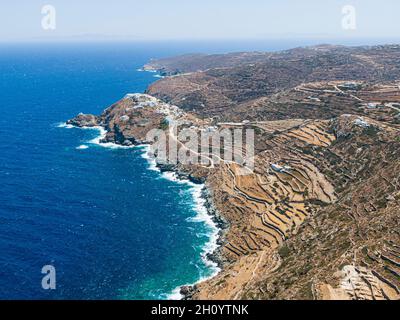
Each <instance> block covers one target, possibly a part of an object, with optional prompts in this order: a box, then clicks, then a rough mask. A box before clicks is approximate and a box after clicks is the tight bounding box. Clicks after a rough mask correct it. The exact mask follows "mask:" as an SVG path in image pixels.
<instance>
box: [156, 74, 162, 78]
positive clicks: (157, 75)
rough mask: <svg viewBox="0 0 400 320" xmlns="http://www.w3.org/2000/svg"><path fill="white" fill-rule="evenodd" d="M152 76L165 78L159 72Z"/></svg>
mask: <svg viewBox="0 0 400 320" xmlns="http://www.w3.org/2000/svg"><path fill="white" fill-rule="evenodd" d="M153 77H154V78H165V77H164V76H162V75H161V74H155V75H154V76H153Z"/></svg>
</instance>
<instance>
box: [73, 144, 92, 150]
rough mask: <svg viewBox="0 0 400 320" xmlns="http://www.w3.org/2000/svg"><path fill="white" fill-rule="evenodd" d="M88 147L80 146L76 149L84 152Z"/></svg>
mask: <svg viewBox="0 0 400 320" xmlns="http://www.w3.org/2000/svg"><path fill="white" fill-rule="evenodd" d="M88 148H89V147H88V146H87V145H85V144H82V145H80V146H79V147H76V149H77V150H85V149H88Z"/></svg>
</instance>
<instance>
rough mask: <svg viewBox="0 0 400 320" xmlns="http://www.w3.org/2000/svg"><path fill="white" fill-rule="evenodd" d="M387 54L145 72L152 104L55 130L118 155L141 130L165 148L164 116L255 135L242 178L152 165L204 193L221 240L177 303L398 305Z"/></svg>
mask: <svg viewBox="0 0 400 320" xmlns="http://www.w3.org/2000/svg"><path fill="white" fill-rule="evenodd" d="M224 57H225V59H224ZM399 57H400V47H398V46H383V47H370V48H365V47H362V48H346V47H333V46H318V47H313V48H299V49H294V50H289V51H285V52H280V53H275V54H247V55H246V54H244V53H240V54H230V55H226V56H224V55H217V57H213V56H212V55H211V56H210V55H192V56H184V57H183V58H182V57H181V58H179V57H178V58H174V59H172V60H168V59H167V60H166V61H163V60H160V61H153V62H151V63H150V64H149V65H148V66H147V67H146V68H147V69H152V70H161V71H163V72H164V74H165V75H170V76H168V77H166V78H164V79H162V80H160V81H158V82H156V83H155V84H153V85H152V86H150V87H149V89H148V90H147V92H148V93H149V94H152V95H155V96H156V97H157V98H156V97H153V96H152V95H147V94H135V95H127V96H126V97H125V98H124V99H122V100H121V101H119V102H118V103H116V104H115V105H113V106H111V107H110V108H108V109H106V110H105V111H104V113H103V114H101V115H100V116H94V115H82V114H81V115H78V116H77V117H76V118H74V119H71V120H70V121H68V123H69V124H72V125H76V126H81V127H83V126H102V127H104V128H105V129H106V131H107V134H106V136H105V138H104V141H103V142H114V143H117V144H121V145H127V146H129V145H135V144H143V143H148V142H149V141H147V139H146V135H147V133H148V132H149V131H150V130H151V129H154V128H158V129H161V130H164V131H165V132H166V134H167V136H168V139H176V137H175V136H174V135H173V134H172V131H171V130H170V129H169V125H168V124H169V123H168V121H166V120H171V118H172V119H173V120H174V121H176V122H177V123H179V125H177V127H176V129H177V131H178V132H179V131H180V130H183V129H185V128H189V127H190V128H191V129H192V130H195V131H199V132H200V131H204V130H208V129H209V128H216V130H224V129H233V128H235V129H242V130H246V129H253V130H254V132H255V146H254V147H255V159H254V160H255V168H254V170H253V171H252V172H251V173H249V174H246V175H243V174H241V173H240V171H241V170H240V169H241V168H240V165H239V164H236V163H232V162H228V161H221V162H219V163H218V164H213V165H199V164H194V165H188V164H183V163H177V164H176V165H165V164H164V165H161V167H162V168H164V169H165V170H174V171H177V172H179V173H180V174H182V175H184V176H185V177H190V178H191V179H194V181H198V182H205V184H206V187H207V189H208V190H209V191H208V198H209V199H210V202H209V205H208V206H209V209H210V212H213V213H214V216H215V217H217V218H216V219H218V220H219V223H220V225H221V226H222V227H223V229H224V232H222V233H221V238H220V240H219V244H220V248H219V249H218V252H217V253H215V254H214V255H211V256H210V258H211V259H214V260H216V261H218V263H219V264H220V266H221V267H222V271H221V272H220V273H219V274H218V275H217V276H215V277H214V278H212V279H209V280H207V281H205V282H202V283H199V284H197V285H195V286H194V287H184V288H182V293H183V294H184V295H185V297H186V298H188V299H399V298H400V290H399V288H400V269H399V262H400V256H399V248H400V232H399V225H400V220H399V219H400V212H399V207H400V181H399V174H398V172H399V170H400V162H399V161H398V159H399V158H400V154H399V152H400V127H399V123H400V122H399V119H400V117H399V114H400V109H399V107H398V104H399V102H400V90H399V82H397V81H396V79H397V78H400V69H398V64H397V63H396V61H398V58H399ZM190 61H193V64H191V63H190ZM193 68H194V69H193ZM201 68H204V69H203V70H200V71H199V70H198V69H201ZM294 70H295V73H293V72H294ZM188 72H189V73H190V74H187V73H188ZM180 73H185V74H180ZM171 75H173V76H171ZM289 78H290V79H289ZM179 147H182V145H179ZM189 151H190V152H192V153H196V154H197V156H198V157H201V156H202V155H201V154H199V153H198V152H199V150H189ZM218 217H220V218H218ZM228 226H229V227H228Z"/></svg>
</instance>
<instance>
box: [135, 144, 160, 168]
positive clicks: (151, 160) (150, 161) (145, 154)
mask: <svg viewBox="0 0 400 320" xmlns="http://www.w3.org/2000/svg"><path fill="white" fill-rule="evenodd" d="M137 147H138V148H142V149H143V153H142V158H143V159H146V160H147V162H148V164H149V168H148V169H149V170H151V171H158V172H161V170H160V169H159V168H158V167H157V162H156V159H154V158H153V157H151V156H150V155H149V151H150V146H149V145H139V146H137Z"/></svg>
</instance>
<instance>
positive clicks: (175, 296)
mask: <svg viewBox="0 0 400 320" xmlns="http://www.w3.org/2000/svg"><path fill="white" fill-rule="evenodd" d="M60 127H62V128H70V127H69V126H67V125H66V124H64V125H63V126H61V124H60ZM71 127H73V126H71ZM81 129H87V130H98V131H99V136H97V137H96V138H94V139H92V140H90V141H88V143H91V144H96V145H99V146H102V147H106V148H134V147H137V148H143V153H142V157H143V158H144V159H146V160H147V161H148V163H149V170H154V171H158V172H161V170H160V169H159V168H158V167H157V163H156V160H155V159H154V158H153V157H151V156H150V155H149V150H150V146H149V145H139V146H132V147H125V146H120V145H117V144H115V143H101V142H100V141H101V140H102V139H103V138H105V136H106V133H107V131H106V130H105V129H104V128H103V127H100V126H99V127H83V128H81ZM85 147H88V146H86V145H81V146H79V147H78V148H79V149H86V148H85ZM161 176H162V177H163V178H164V179H168V180H170V181H173V182H175V183H179V184H187V185H189V186H190V187H191V189H190V192H191V193H192V196H193V200H194V204H193V208H194V209H195V211H196V212H197V215H196V216H195V217H193V218H191V219H190V220H189V221H192V222H194V223H198V222H202V223H205V224H206V226H207V227H208V229H209V230H210V231H209V233H208V234H207V236H209V241H208V242H207V243H206V244H205V245H204V247H203V251H202V254H201V258H202V260H203V262H204V264H205V265H206V266H207V267H208V268H209V269H210V270H211V271H212V272H211V274H210V275H208V276H202V275H200V279H199V280H198V281H197V282H196V283H198V282H202V281H205V280H207V279H209V278H212V277H214V276H215V275H217V274H218V273H219V272H220V268H219V267H218V265H217V264H216V263H215V262H213V261H211V260H210V259H208V257H207V255H208V254H211V253H213V252H215V250H216V249H217V248H218V243H217V241H218V237H219V229H218V227H217V225H216V224H215V222H214V221H213V219H212V217H211V216H210V215H209V214H208V211H207V208H206V206H205V204H206V200H205V199H204V198H203V196H202V192H203V189H204V185H202V184H195V183H193V182H191V181H189V180H184V179H180V178H179V177H178V176H177V175H176V173H175V172H163V173H162V174H161ZM188 285H194V284H188ZM181 287H182V285H181V286H179V287H177V288H175V289H174V290H173V291H172V292H171V293H170V294H168V295H166V298H167V299H168V300H180V299H182V298H183V296H182V295H181V294H180V290H181Z"/></svg>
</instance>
